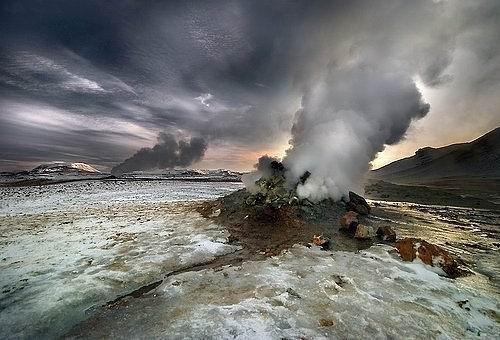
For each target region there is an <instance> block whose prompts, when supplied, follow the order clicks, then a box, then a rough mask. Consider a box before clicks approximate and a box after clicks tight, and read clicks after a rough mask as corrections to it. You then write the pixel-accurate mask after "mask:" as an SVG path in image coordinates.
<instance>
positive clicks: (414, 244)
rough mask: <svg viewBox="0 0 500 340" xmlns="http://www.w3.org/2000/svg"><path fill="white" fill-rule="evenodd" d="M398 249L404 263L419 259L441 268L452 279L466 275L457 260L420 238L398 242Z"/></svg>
mask: <svg viewBox="0 0 500 340" xmlns="http://www.w3.org/2000/svg"><path fill="white" fill-rule="evenodd" d="M396 249H397V250H398V252H399V255H400V256H401V258H402V259H403V261H413V260H414V259H416V258H417V257H418V258H419V259H420V260H421V261H422V262H423V263H425V264H428V265H430V266H433V267H440V268H441V269H443V271H444V272H445V273H446V274H447V275H448V276H449V277H451V278H456V277H458V276H462V275H464V273H465V271H464V270H461V269H460V268H459V264H458V262H457V260H456V259H455V258H454V257H453V256H452V255H451V254H450V253H449V252H447V251H446V250H444V249H443V248H441V247H439V246H437V245H435V244H432V243H429V242H427V241H425V240H422V239H419V238H405V239H402V240H399V241H397V242H396Z"/></svg>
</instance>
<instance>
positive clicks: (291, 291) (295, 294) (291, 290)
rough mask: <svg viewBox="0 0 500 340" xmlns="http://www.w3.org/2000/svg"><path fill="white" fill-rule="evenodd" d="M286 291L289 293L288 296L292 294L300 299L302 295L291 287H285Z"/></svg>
mask: <svg viewBox="0 0 500 340" xmlns="http://www.w3.org/2000/svg"><path fill="white" fill-rule="evenodd" d="M286 292H287V293H288V294H289V295H290V296H293V297H295V298H297V299H302V296H300V295H299V294H298V293H297V292H296V291H295V290H293V289H292V288H287V289H286Z"/></svg>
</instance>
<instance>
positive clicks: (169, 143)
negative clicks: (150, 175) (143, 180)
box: [111, 132, 207, 175]
mask: <svg viewBox="0 0 500 340" xmlns="http://www.w3.org/2000/svg"><path fill="white" fill-rule="evenodd" d="M206 149H207V142H206V141H205V139H203V138H201V137H192V138H190V139H177V138H176V137H175V136H174V135H173V134H169V133H164V132H161V133H160V134H159V136H158V144H156V145H155V146H154V147H152V148H143V149H140V150H139V151H137V152H136V153H135V154H134V155H133V156H132V157H130V158H128V159H126V160H125V161H123V163H120V164H118V165H117V166H115V167H114V168H113V169H112V170H111V173H113V174H116V175H120V174H123V173H126V172H131V171H137V170H149V169H155V168H158V169H170V168H174V167H177V166H180V167H186V166H189V165H191V164H193V163H194V162H197V161H199V160H201V159H202V158H203V156H204V155H205V151H206Z"/></svg>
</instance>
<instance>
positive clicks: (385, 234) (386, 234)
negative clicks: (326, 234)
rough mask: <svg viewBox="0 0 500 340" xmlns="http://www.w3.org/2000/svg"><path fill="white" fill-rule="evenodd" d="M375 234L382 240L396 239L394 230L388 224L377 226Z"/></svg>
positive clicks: (390, 240) (392, 240)
mask: <svg viewBox="0 0 500 340" xmlns="http://www.w3.org/2000/svg"><path fill="white" fill-rule="evenodd" d="M377 236H378V237H380V238H381V239H382V241H389V242H394V241H396V232H395V231H394V230H393V229H392V228H391V227H389V226H383V227H379V228H378V229H377Z"/></svg>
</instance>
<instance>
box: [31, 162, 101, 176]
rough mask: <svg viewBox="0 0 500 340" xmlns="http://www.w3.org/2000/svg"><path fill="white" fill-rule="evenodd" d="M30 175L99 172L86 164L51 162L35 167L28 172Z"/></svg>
mask: <svg viewBox="0 0 500 340" xmlns="http://www.w3.org/2000/svg"><path fill="white" fill-rule="evenodd" d="M30 173H31V174H54V173H92V174H99V173H101V172H100V171H99V170H97V169H96V168H94V167H93V166H91V165H89V164H87V163H80V162H76V163H69V162H51V163H45V164H41V165H39V166H37V167H36V168H34V169H33V170H31V171H30Z"/></svg>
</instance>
